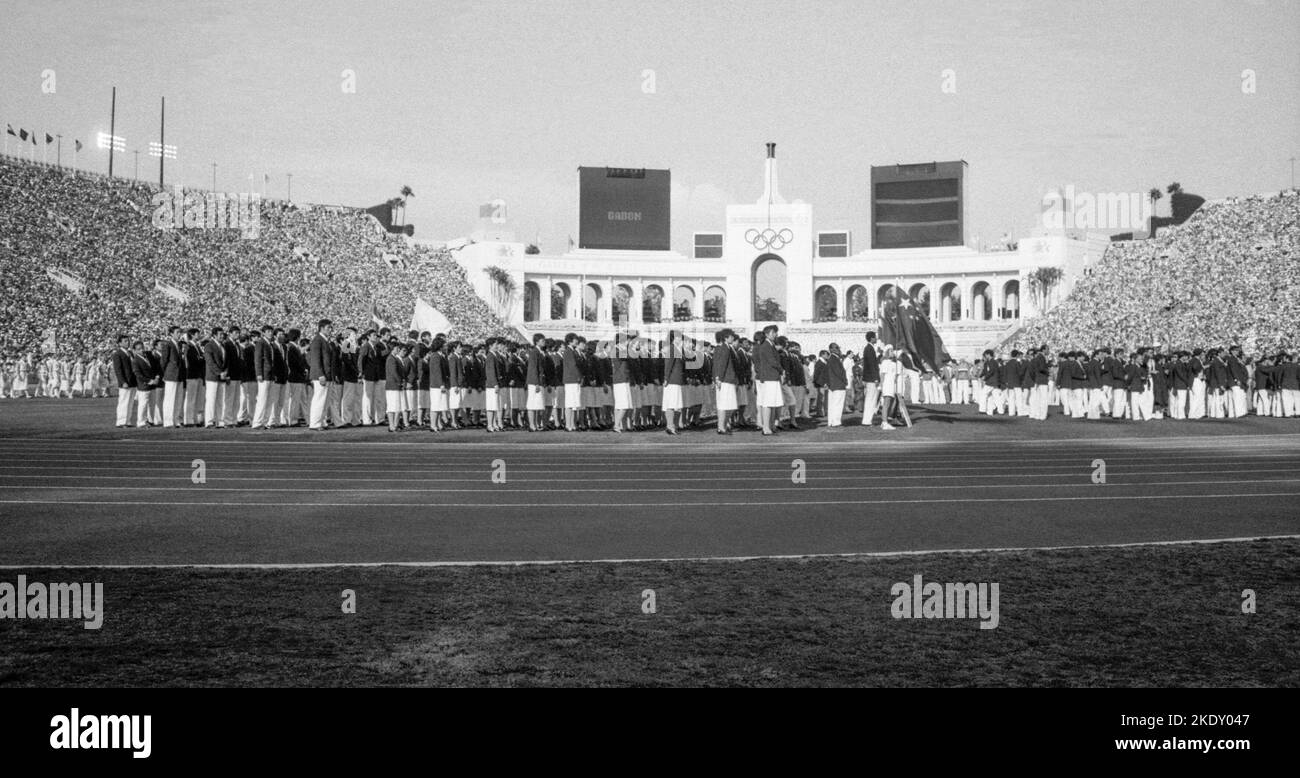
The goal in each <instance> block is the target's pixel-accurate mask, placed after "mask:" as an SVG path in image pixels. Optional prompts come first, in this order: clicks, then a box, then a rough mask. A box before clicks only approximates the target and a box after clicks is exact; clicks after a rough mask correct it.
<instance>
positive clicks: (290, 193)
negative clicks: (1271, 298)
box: [284, 165, 1295, 203]
mask: <svg viewBox="0 0 1300 778" xmlns="http://www.w3.org/2000/svg"><path fill="white" fill-rule="evenodd" d="M1292 167H1294V165H1292ZM285 175H287V176H289V188H288V190H287V191H286V192H285V197H284V200H285V202H288V203H291V202H293V173H286V174H285ZM1294 177H1295V176H1294V175H1292V178H1294Z"/></svg>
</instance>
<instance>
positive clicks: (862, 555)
mask: <svg viewBox="0 0 1300 778" xmlns="http://www.w3.org/2000/svg"><path fill="white" fill-rule="evenodd" d="M1296 539H1300V535H1256V536H1250V537H1237V538H1193V539H1188V540H1147V541H1137V542H1132V543H1093V544H1086V545H1077V546H999V547H991V548H934V549H917V550H911V551H857V552H854V551H848V552H841V553H834V554H827V553H823V554H755V555H749V556H685V557H628V558H622V559H618V558H608V559H521V560H501V561H490V560H466V561H431V562H229V563H206V564H204V563H198V564H135V565H132V564H126V565H123V564H112V565H45V564H32V565H0V570H86V569H94V570H184V569H203V570H311V569H322V568H338V567H527V566H532V565H591V564H636V563H643V564H648V563H656V562H758V561H797V560H804V559H844V560H851V559H868V558H869V559H881V558H890V557H913V556H926V555H929V554H1001V553H1022V552H1026V551H1089V550H1097V551H1101V550H1109V549H1119V548H1145V547H1160V546H1202V545H1214V544H1218V543H1254V542H1257V541H1270V540H1296Z"/></svg>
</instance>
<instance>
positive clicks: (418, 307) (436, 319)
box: [410, 297, 451, 335]
mask: <svg viewBox="0 0 1300 778" xmlns="http://www.w3.org/2000/svg"><path fill="white" fill-rule="evenodd" d="M410 328H411V329H413V330H415V331H417V332H441V333H442V334H444V335H446V334H447V333H449V332H451V321H449V320H448V319H447V317H446V316H443V315H442V312H441V311H439V310H438V309H437V308H434V307H433V306H432V305H429V303H428V302H426V301H425V299H424V298H423V297H417V298H415V313H414V315H412V316H411V327H410Z"/></svg>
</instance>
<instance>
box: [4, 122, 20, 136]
mask: <svg viewBox="0 0 1300 778" xmlns="http://www.w3.org/2000/svg"><path fill="white" fill-rule="evenodd" d="M5 132H7V133H9V134H10V135H12V136H14V137H15V138H17V137H18V133H16V132H14V126H13V125H12V124H6V125H5Z"/></svg>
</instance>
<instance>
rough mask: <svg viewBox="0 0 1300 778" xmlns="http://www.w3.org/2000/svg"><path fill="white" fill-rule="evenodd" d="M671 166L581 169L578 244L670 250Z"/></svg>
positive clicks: (581, 245)
mask: <svg viewBox="0 0 1300 778" xmlns="http://www.w3.org/2000/svg"><path fill="white" fill-rule="evenodd" d="M671 209H672V192H671V184H670V179H669V172H668V171H667V170H647V169H645V168H612V167H580V168H578V248H581V249H624V250H635V251H668V250H669V245H668V244H669V234H670V227H671Z"/></svg>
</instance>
